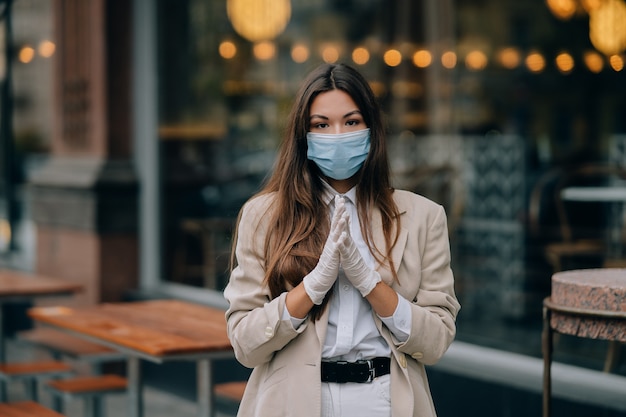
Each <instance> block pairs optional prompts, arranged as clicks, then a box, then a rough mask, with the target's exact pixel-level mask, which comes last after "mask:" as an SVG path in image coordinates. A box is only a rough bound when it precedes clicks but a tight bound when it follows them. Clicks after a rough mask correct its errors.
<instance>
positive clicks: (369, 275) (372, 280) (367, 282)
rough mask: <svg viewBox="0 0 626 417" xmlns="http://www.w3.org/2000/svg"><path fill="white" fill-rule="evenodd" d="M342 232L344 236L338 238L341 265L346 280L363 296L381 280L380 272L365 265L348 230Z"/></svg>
mask: <svg viewBox="0 0 626 417" xmlns="http://www.w3.org/2000/svg"><path fill="white" fill-rule="evenodd" d="M346 229H347V228H346ZM344 234H345V235H346V236H345V237H343V238H340V240H339V241H340V242H341V243H340V244H339V253H340V255H341V267H342V268H343V272H344V273H345V274H346V277H347V278H348V280H350V282H351V283H352V285H354V287H355V288H356V289H357V290H359V292H360V293H361V295H362V296H363V297H365V296H367V295H368V294H369V293H370V292H372V290H373V289H374V287H375V286H376V284H378V283H379V282H380V281H381V278H380V274H379V273H378V272H376V271H374V270H373V269H371V268H370V267H369V266H367V264H366V263H365V261H364V260H363V257H362V256H361V254H360V253H359V249H358V248H357V246H356V243H354V240H352V236H350V234H349V232H347V231H346V232H344Z"/></svg>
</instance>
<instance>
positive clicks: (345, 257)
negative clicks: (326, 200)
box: [303, 196, 381, 305]
mask: <svg viewBox="0 0 626 417" xmlns="http://www.w3.org/2000/svg"><path fill="white" fill-rule="evenodd" d="M339 266H341V267H342V268H343V271H344V273H345V274H346V277H347V278H348V280H350V282H351V283H352V285H354V287H355V288H356V289H358V290H359V292H360V293H361V295H363V297H365V296H367V295H368V294H369V293H370V292H371V291H372V290H373V289H374V287H375V286H376V284H378V282H380V280H381V278H380V274H379V273H378V272H376V271H374V270H373V269H371V268H370V267H368V266H367V265H366V263H365V261H364V260H363V257H362V256H361V254H360V253H359V250H358V248H357V246H356V244H355V243H354V240H353V239H352V236H350V227H349V216H348V212H347V211H346V205H345V200H344V198H343V197H341V196H336V197H335V212H334V213H333V217H332V220H331V223H330V233H329V234H328V238H327V239H326V243H325V244H324V249H323V250H322V254H321V256H320V259H319V261H318V263H317V265H316V266H315V268H314V269H313V270H312V271H311V272H310V273H309V274H308V275H307V276H305V277H304V279H303V283H304V289H305V291H306V293H307V295H308V296H309V298H311V300H312V301H313V303H315V304H317V305H319V304H321V303H322V301H323V300H324V296H325V295H326V293H327V292H328V290H329V289H330V288H331V287H332V286H333V284H334V283H335V281H336V280H337V275H338V273H339Z"/></svg>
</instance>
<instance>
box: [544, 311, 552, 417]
mask: <svg viewBox="0 0 626 417" xmlns="http://www.w3.org/2000/svg"><path fill="white" fill-rule="evenodd" d="M552 343H553V342H552V328H551V327H550V309H549V308H548V307H546V306H544V307H543V334H542V351H543V417H550V414H551V397H552V372H551V368H552V366H551V365H552V348H553V346H552Z"/></svg>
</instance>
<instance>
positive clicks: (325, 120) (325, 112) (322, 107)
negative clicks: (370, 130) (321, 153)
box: [309, 90, 368, 134]
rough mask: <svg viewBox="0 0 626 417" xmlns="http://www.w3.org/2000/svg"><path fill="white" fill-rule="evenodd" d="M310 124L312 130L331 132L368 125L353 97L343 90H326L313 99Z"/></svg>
mask: <svg viewBox="0 0 626 417" xmlns="http://www.w3.org/2000/svg"><path fill="white" fill-rule="evenodd" d="M309 126H310V127H309V131H310V132H314V133H330V134H337V133H346V132H354V131H356V130H363V129H366V128H367V127H368V126H366V125H365V122H364V121H363V115H362V114H361V111H360V110H359V108H358V107H357V105H356V103H355V102H354V100H352V97H350V95H349V94H348V93H346V92H345V91H343V90H330V91H326V92H323V93H320V94H318V95H317V97H315V99H313V102H312V103H311V110H310V114H309Z"/></svg>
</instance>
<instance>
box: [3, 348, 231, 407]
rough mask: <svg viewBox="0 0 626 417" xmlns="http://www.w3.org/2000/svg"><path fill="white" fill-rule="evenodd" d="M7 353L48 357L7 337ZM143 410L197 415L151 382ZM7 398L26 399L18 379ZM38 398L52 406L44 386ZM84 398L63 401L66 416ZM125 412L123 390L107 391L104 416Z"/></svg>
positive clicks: (19, 357)
mask: <svg viewBox="0 0 626 417" xmlns="http://www.w3.org/2000/svg"><path fill="white" fill-rule="evenodd" d="M7 357H8V358H9V360H12V361H17V360H24V361H29V360H43V359H49V358H50V357H49V356H46V355H45V354H44V353H43V352H40V351H38V350H36V349H30V348H26V349H25V348H24V346H23V345H20V346H19V348H18V347H17V346H16V345H15V343H14V342H12V341H9V343H8V346H7ZM144 395H145V397H144V398H145V399H144V411H145V417H196V416H197V414H196V413H197V408H196V404H195V403H194V402H193V401H191V400H189V399H186V398H182V397H180V396H178V395H174V394H171V393H169V392H166V391H163V390H159V389H155V388H153V387H150V386H145V387H144ZM8 398H9V401H21V400H26V399H27V398H26V392H25V389H24V386H23V385H22V384H21V383H12V384H9V385H8ZM39 402H40V403H41V404H43V405H45V406H47V407H51V404H52V400H51V398H50V394H49V393H48V392H45V390H40V392H39ZM83 406H84V404H83V402H82V401H80V400H74V401H69V402H66V403H65V411H64V415H66V416H67V417H84V415H85V413H84V410H83ZM126 415H128V407H127V398H126V395H125V394H109V395H107V396H106V400H105V416H106V417H123V416H126ZM215 417H234V416H233V415H231V414H224V413H221V412H218V413H216V416H215Z"/></svg>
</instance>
